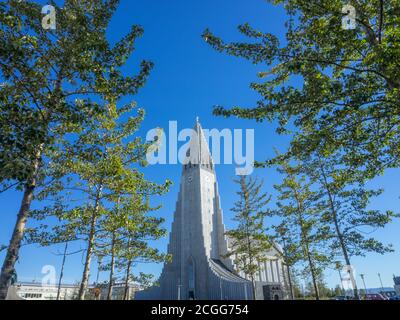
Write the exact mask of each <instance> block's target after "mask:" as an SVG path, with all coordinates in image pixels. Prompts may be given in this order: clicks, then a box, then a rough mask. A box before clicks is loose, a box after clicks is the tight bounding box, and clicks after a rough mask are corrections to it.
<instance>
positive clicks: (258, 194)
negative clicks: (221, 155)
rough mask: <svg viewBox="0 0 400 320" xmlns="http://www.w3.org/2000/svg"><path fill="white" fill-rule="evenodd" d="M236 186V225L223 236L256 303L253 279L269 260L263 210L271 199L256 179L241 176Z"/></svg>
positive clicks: (266, 212)
mask: <svg viewBox="0 0 400 320" xmlns="http://www.w3.org/2000/svg"><path fill="white" fill-rule="evenodd" d="M235 182H236V183H237V184H239V186H240V190H239V191H238V192H236V193H237V195H238V196H239V200H238V201H236V202H235V206H234V207H233V208H232V209H231V210H232V211H233V212H235V217H234V221H237V222H238V225H237V227H236V228H235V229H232V230H229V231H228V232H226V234H227V236H228V237H229V238H230V240H231V241H230V242H231V250H230V251H229V252H228V254H227V256H234V263H235V265H236V268H237V270H239V271H242V272H244V274H245V275H246V276H248V277H249V278H250V279H251V282H252V289H253V297H254V299H256V289H255V275H256V274H257V272H259V271H260V263H263V262H265V261H267V260H268V259H267V257H266V252H267V251H268V250H269V249H270V248H271V242H270V239H269V237H268V236H267V235H266V229H265V226H264V218H265V217H266V216H267V214H268V210H267V209H266V208H265V207H266V205H267V204H268V203H269V202H270V200H271V197H268V196H267V194H266V193H263V192H262V186H263V183H262V182H259V181H258V180H257V179H252V178H251V177H247V176H240V179H239V180H235Z"/></svg>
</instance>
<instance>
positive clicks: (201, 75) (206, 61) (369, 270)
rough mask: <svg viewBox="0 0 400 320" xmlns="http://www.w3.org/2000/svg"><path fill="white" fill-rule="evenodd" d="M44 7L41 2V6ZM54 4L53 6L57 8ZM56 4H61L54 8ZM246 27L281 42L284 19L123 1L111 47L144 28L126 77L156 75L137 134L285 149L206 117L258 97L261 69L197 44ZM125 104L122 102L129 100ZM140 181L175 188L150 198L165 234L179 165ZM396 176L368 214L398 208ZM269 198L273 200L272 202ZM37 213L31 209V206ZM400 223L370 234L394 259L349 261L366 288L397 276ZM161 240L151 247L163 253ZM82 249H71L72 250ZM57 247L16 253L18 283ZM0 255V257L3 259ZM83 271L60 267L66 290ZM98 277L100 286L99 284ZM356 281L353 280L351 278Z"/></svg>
mask: <svg viewBox="0 0 400 320" xmlns="http://www.w3.org/2000/svg"><path fill="white" fill-rule="evenodd" d="M40 2H42V3H45V1H40ZM58 2H59V1H58ZM59 3H61V2H59ZM245 22H249V23H251V25H252V26H253V27H255V28H257V29H260V30H263V31H267V32H272V33H274V34H277V35H279V36H280V37H282V36H283V35H284V31H285V29H284V22H285V13H284V11H283V9H282V8H281V7H274V6H272V5H270V4H268V3H267V2H266V1H265V0H250V1H243V0H219V1H216V0H202V1H188V0H169V1H166V0H152V1H144V0H141V1H138V0H122V1H121V5H120V7H119V9H118V12H117V14H116V15H115V17H114V18H113V21H112V24H111V26H110V30H109V38H110V41H111V42H114V41H116V40H117V39H118V38H120V37H122V36H123V35H124V34H125V33H126V32H127V31H128V30H129V27H130V25H132V24H140V25H142V26H143V27H144V29H145V33H144V36H143V37H142V38H141V39H139V40H138V42H137V50H136V51H135V53H134V55H133V56H132V58H131V59H130V60H129V62H128V64H127V66H126V68H125V71H126V72H127V73H135V72H137V70H138V63H139V62H140V60H142V59H148V60H151V61H153V62H154V63H155V68H154V70H153V72H152V74H151V76H150V79H149V81H148V83H147V85H146V86H145V87H144V88H143V89H142V90H141V91H140V93H139V94H138V95H137V96H135V97H134V98H133V99H134V100H135V101H137V103H138V105H139V106H140V107H143V108H145V109H146V113H147V116H146V119H145V121H144V123H143V127H142V131H141V135H142V136H143V137H144V136H145V134H146V132H147V131H148V130H149V129H151V128H154V127H163V128H165V129H168V121H173V120H176V121H178V129H183V128H191V127H192V126H193V124H194V121H195V118H196V116H199V118H200V122H201V123H202V125H203V127H204V128H209V129H211V128H217V129H220V130H221V129H223V128H231V129H233V128H236V129H239V128H242V129H245V128H254V129H255V156H256V159H258V160H263V159H265V158H267V157H269V156H271V155H273V148H274V147H277V148H278V149H282V150H283V149H284V148H285V146H286V145H287V142H288V138H287V137H283V136H279V135H277V134H276V133H275V131H274V128H275V126H274V125H273V124H269V123H263V124H260V123H256V122H254V121H245V120H238V119H233V118H232V119H223V118H219V117H214V116H213V115H212V113H211V112H212V107H213V105H217V104H218V105H224V106H232V105H240V106H253V105H254V104H255V102H256V101H257V98H258V95H257V93H256V92H254V91H252V90H251V89H250V88H249V83H250V82H251V81H255V80H256V79H257V78H256V73H257V72H259V71H265V70H266V68H265V67H264V66H254V65H252V64H251V63H249V62H247V61H244V60H242V59H239V58H234V57H230V56H226V55H223V54H220V53H218V52H216V51H214V50H213V49H211V48H210V47H209V46H208V45H207V44H206V43H205V42H204V40H203V39H202V38H201V34H202V32H203V30H204V29H205V28H207V27H208V28H210V29H211V30H212V31H213V32H214V33H216V34H217V35H219V36H221V37H222V38H224V39H226V40H238V39H242V37H241V36H240V35H239V33H238V31H237V26H238V25H239V24H243V23H245ZM130 100H132V97H129V98H127V99H124V101H122V102H126V101H130ZM234 169H235V167H234V165H219V166H217V168H216V170H217V177H218V181H219V190H220V196H221V203H222V207H223V209H224V218H225V223H226V225H227V226H228V227H229V226H231V225H232V224H231V222H230V220H231V218H232V213H231V212H230V210H229V209H230V208H231V207H232V204H233V202H234V201H235V193H234V190H235V188H236V186H234V184H233V181H232V179H233V178H234V177H235V176H234V175H235V171H234ZM145 173H146V177H147V178H148V179H150V180H154V181H159V182H162V181H163V180H165V179H170V180H172V181H173V182H174V185H173V186H172V188H171V190H170V192H169V193H168V195H166V196H164V197H160V198H157V199H154V202H156V203H161V204H163V208H162V209H161V210H160V211H159V213H158V214H159V215H160V216H163V217H164V218H165V219H166V223H165V227H166V228H168V230H169V228H170V225H171V222H172V217H173V212H174V208H175V202H176V199H177V194H178V188H179V178H180V174H181V166H180V165H179V164H178V165H156V166H152V167H150V168H146V169H145ZM255 175H257V176H259V177H261V178H262V179H264V181H265V191H267V192H271V193H272V195H274V194H275V193H274V190H273V184H276V183H279V181H280V177H279V175H278V174H277V173H276V172H275V171H274V170H273V169H267V170H265V169H264V170H260V171H256V172H255ZM398 181H400V170H390V171H388V172H387V173H386V174H385V176H383V177H379V178H377V179H375V180H374V181H372V182H371V183H370V185H371V186H372V187H383V188H385V193H384V194H383V195H382V196H381V197H380V198H379V199H376V200H375V201H374V202H373V203H372V205H371V207H372V208H378V209H382V210H384V209H394V210H396V209H397V208H399V207H400V206H399V204H400V201H399V194H400V192H399V188H398ZM21 196H22V195H21V194H20V193H18V192H15V191H10V192H7V193H5V194H0V208H1V215H2V216H1V220H0V221H1V222H0V244H6V243H8V241H9V238H10V235H11V232H12V229H13V226H14V222H15V217H16V212H17V210H18V206H19V202H20V200H21ZM274 199H275V198H273V200H274ZM37 206H39V204H37V203H35V204H34V207H37ZM399 231H400V222H398V221H397V222H395V223H393V224H391V225H390V226H388V227H387V228H385V229H384V230H379V231H377V232H376V233H375V234H374V235H375V236H376V237H377V238H379V239H380V240H382V241H383V242H386V243H392V244H393V245H394V248H395V249H396V250H397V251H396V252H395V253H392V254H387V255H385V256H380V255H376V254H369V255H367V256H366V257H365V258H355V259H354V265H355V268H356V271H357V273H358V274H360V273H364V274H365V278H366V282H367V286H368V287H379V286H380V283H379V279H378V276H377V273H378V272H380V273H381V275H382V280H383V284H384V286H392V285H393V281H392V275H393V274H397V275H400V270H399V266H400V263H399V262H400V258H399V250H400V237H399ZM167 242H168V240H167V238H165V239H163V240H161V241H158V242H157V243H156V244H155V245H156V246H157V247H158V248H160V249H161V250H163V251H165V250H166V247H167ZM79 247H82V248H83V247H84V244H75V245H74V248H73V249H76V248H79ZM57 251H61V248H58V247H51V248H39V247H35V246H32V247H24V248H22V250H21V254H20V261H19V263H18V265H17V271H18V275H19V280H20V281H29V280H34V279H36V280H37V281H40V279H41V269H42V266H44V265H54V266H55V267H56V269H58V268H59V266H60V263H61V257H59V256H56V255H55V254H54V253H57ZM3 257H4V253H3V254H2V255H0V261H2V260H3ZM95 265H96V263H95V261H93V268H92V277H91V281H93V280H94V279H95V276H96V268H95ZM161 268H162V266H161V265H155V264H150V265H140V266H137V271H146V272H153V273H155V274H156V275H157V274H159V272H160V271H161ZM81 270H82V256H81V255H79V254H78V255H75V256H71V257H70V258H68V260H67V264H66V270H65V273H64V274H65V276H64V280H65V282H68V283H74V282H77V281H79V279H80V277H81ZM106 276H107V275H106V274H105V273H103V274H101V279H105V278H106ZM326 277H327V281H328V284H329V285H330V286H335V285H336V284H338V283H339V277H338V274H337V272H336V271H333V270H327V271H326ZM357 280H358V281H359V282H360V284H361V281H360V278H359V277H357Z"/></svg>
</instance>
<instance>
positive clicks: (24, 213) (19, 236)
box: [0, 146, 43, 300]
mask: <svg viewBox="0 0 400 320" xmlns="http://www.w3.org/2000/svg"><path fill="white" fill-rule="evenodd" d="M42 148H43V146H40V148H39V150H38V152H37V153H36V156H35V159H34V162H33V172H32V178H31V180H30V181H29V182H28V183H27V184H26V186H25V189H24V195H23V198H22V201H21V205H20V209H19V212H18V215H17V221H16V223H15V226H14V231H13V233H12V236H11V240H10V244H9V245H8V249H7V254H6V258H5V259H4V262H3V266H2V268H1V275H0V300H5V299H6V297H7V292H8V288H9V287H10V285H11V278H12V276H13V274H14V273H15V264H16V262H17V260H18V256H19V250H20V247H21V243H22V240H23V238H24V232H25V226H26V221H27V220H28V217H29V212H30V207H31V204H32V200H33V195H34V191H35V188H36V183H37V174H38V171H39V165H40V160H41V155H42Z"/></svg>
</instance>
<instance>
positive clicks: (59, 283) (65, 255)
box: [56, 241, 68, 300]
mask: <svg viewBox="0 0 400 320" xmlns="http://www.w3.org/2000/svg"><path fill="white" fill-rule="evenodd" d="M67 250H68V241H67V242H65V247H64V255H63V260H62V264H61V271H60V279H59V280H58V288H57V299H56V300H60V291H61V281H62V278H63V275H64V266H65V259H66V257H67Z"/></svg>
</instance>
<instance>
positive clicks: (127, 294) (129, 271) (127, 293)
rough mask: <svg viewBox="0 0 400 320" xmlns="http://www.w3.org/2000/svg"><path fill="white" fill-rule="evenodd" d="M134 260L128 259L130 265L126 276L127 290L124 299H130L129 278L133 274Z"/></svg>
mask: <svg viewBox="0 0 400 320" xmlns="http://www.w3.org/2000/svg"><path fill="white" fill-rule="evenodd" d="M131 267H132V260H129V261H128V266H127V267H126V277H125V291H124V300H129V299H130V297H129V278H130V276H131Z"/></svg>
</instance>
